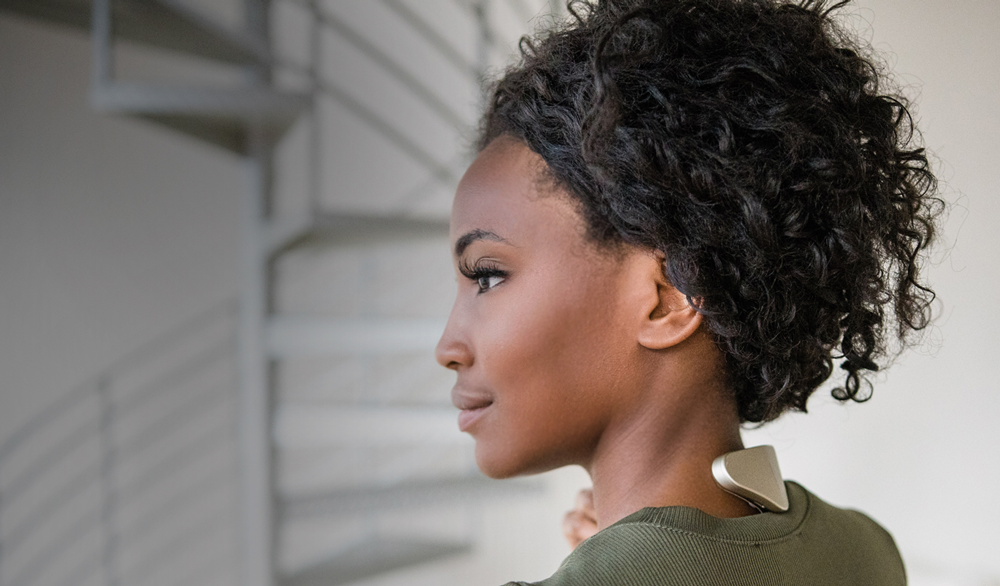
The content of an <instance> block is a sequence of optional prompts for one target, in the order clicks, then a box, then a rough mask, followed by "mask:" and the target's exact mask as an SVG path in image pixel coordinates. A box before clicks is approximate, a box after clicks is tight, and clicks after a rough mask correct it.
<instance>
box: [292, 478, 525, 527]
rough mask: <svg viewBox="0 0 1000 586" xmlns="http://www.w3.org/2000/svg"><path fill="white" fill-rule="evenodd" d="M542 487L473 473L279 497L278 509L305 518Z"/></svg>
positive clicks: (453, 501) (502, 495)
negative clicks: (492, 478) (389, 484)
mask: <svg viewBox="0 0 1000 586" xmlns="http://www.w3.org/2000/svg"><path fill="white" fill-rule="evenodd" d="M542 488H543V485H542V483H541V482H540V481H539V480H537V479H514V480H491V479H489V478H486V477H485V476H482V475H479V474H476V475H470V476H466V477H459V478H446V479H432V480H421V481H411V482H406V483H401V484H397V485H394V486H385V487H361V488H351V489H340V490H335V491H332V492H328V493H325V494H314V495H308V496H296V497H286V498H284V499H282V500H281V511H282V513H283V515H284V516H285V517H286V518H288V519H296V518H306V519H309V518H315V517H318V516H322V515H342V514H347V513H356V512H365V511H372V510H377V511H385V510H389V509H399V508H402V509H412V508H415V507H421V506H428V505H434V504H447V505H454V504H458V503H462V502H467V501H477V500H484V499H489V500H491V501H492V500H496V499H498V498H505V497H520V496H525V495H531V494H537V493H539V492H541V490H542Z"/></svg>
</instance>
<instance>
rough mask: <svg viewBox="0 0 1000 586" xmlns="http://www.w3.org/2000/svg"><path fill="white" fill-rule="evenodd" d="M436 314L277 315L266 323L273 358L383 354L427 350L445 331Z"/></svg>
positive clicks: (268, 346) (268, 347)
mask: <svg viewBox="0 0 1000 586" xmlns="http://www.w3.org/2000/svg"><path fill="white" fill-rule="evenodd" d="M444 326H445V320H443V319H435V318H406V319H404V318H324V317H304V316H288V315H285V316H276V317H272V318H271V319H270V320H268V323H267V326H266V327H267V349H268V352H269V353H270V355H271V357H272V358H275V359H281V358H294V357H304V356H324V355H330V356H335V355H350V356H384V355H387V354H401V353H406V352H420V351H427V352H430V351H432V350H433V349H434V347H435V346H436V345H437V342H438V339H440V337H441V333H442V332H444Z"/></svg>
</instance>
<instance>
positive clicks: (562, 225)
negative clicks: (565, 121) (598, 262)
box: [451, 137, 583, 242]
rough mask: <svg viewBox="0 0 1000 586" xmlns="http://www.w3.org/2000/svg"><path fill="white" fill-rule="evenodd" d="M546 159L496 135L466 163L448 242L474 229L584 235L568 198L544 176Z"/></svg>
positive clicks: (523, 235) (508, 234)
mask: <svg viewBox="0 0 1000 586" xmlns="http://www.w3.org/2000/svg"><path fill="white" fill-rule="evenodd" d="M545 169H546V164H545V161H544V160H543V159H542V158H541V157H540V156H539V155H538V154H536V153H535V152H533V151H532V150H531V149H529V148H528V147H527V146H526V145H525V144H524V143H522V142H520V141H518V140H516V139H513V138H508V137H500V138H498V139H496V140H494V141H493V142H492V143H490V144H489V146H487V147H486V148H485V149H483V151H482V152H480V154H479V156H478V157H477V158H476V160H475V161H474V162H473V163H472V165H471V166H469V169H468V170H467V171H466V173H465V175H464V176H463V177H462V180H461V181H460V182H459V184H458V189H457V190H456V192H455V201H454V204H453V205H452V214H451V240H452V242H454V241H455V240H456V239H458V238H459V237H461V236H462V235H463V234H467V233H469V232H472V231H475V230H485V231H490V232H494V233H496V234H497V235H499V236H501V237H503V238H505V239H521V240H527V239H533V238H530V237H535V238H538V237H544V236H545V235H550V236H562V237H565V236H568V235H574V236H577V237H580V236H582V234H583V220H582V218H581V217H580V216H579V214H578V213H577V212H576V210H575V209H574V205H573V203H572V202H571V200H570V196H569V195H568V194H566V193H565V192H563V191H562V190H561V189H559V188H556V187H551V186H549V182H548V181H545V180H544V179H543V177H544V176H543V173H544V171H545Z"/></svg>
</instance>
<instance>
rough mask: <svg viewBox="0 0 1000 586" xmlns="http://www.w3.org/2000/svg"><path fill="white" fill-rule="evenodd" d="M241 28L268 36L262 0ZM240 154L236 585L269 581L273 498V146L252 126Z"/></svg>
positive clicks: (257, 78) (262, 67)
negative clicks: (269, 232) (269, 251)
mask: <svg viewBox="0 0 1000 586" xmlns="http://www.w3.org/2000/svg"><path fill="white" fill-rule="evenodd" d="M244 6H245V8H246V22H247V30H248V32H249V33H250V34H251V35H254V36H255V37H257V38H258V39H260V40H262V41H264V43H265V45H267V39H268V38H269V26H270V25H269V19H268V11H269V2H268V0H245V1H244ZM247 73H248V77H249V81H250V83H251V84H252V85H255V86H258V87H260V86H267V85H270V82H271V80H270V67H269V65H268V64H259V65H257V66H254V67H251V68H250V70H249V71H248V72H247ZM247 142H248V144H247V156H246V157H245V159H244V167H245V174H246V186H245V193H244V197H243V206H242V207H243V218H242V232H243V238H242V240H243V242H242V247H241V248H242V265H243V266H242V271H241V272H242V278H241V288H240V289H241V292H240V297H241V299H240V301H241V303H240V317H239V329H238V341H237V344H238V348H237V352H238V365H239V377H240V396H239V409H238V417H239V438H240V439H239V443H240V463H241V465H240V470H241V488H242V503H241V509H242V515H241V517H242V522H243V530H242V544H241V545H242V550H243V563H242V566H243V567H242V580H241V582H240V583H241V584H242V585H243V586H273V585H274V583H275V578H276V576H275V569H274V565H275V557H276V539H275V519H274V514H275V503H274V470H273V458H272V450H273V448H272V441H271V421H272V412H273V405H272V397H271V394H272V393H271V388H270V387H271V384H270V382H271V381H270V372H269V370H270V367H269V363H268V357H267V352H266V349H265V345H264V336H265V320H266V318H267V314H268V293H269V274H268V273H269V271H268V264H267V258H266V254H265V246H264V242H263V240H264V239H263V233H262V232H263V227H264V221H265V220H266V218H267V216H268V212H269V207H270V203H271V202H270V197H271V187H272V173H271V165H272V153H271V151H272V146H271V144H270V137H269V136H267V135H266V133H265V130H264V128H262V127H261V125H260V124H259V123H256V122H255V123H253V124H252V125H251V127H250V128H249V129H248V133H247Z"/></svg>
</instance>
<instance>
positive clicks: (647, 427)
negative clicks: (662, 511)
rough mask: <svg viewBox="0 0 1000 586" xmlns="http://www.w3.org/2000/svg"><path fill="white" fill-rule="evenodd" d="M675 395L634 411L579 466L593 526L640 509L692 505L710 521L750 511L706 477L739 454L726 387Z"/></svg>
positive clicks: (736, 421) (735, 418) (740, 445)
mask: <svg viewBox="0 0 1000 586" xmlns="http://www.w3.org/2000/svg"><path fill="white" fill-rule="evenodd" d="M679 390H680V389H677V388H674V389H672V391H673V392H672V393H671V395H672V396H673V397H679V398H680V400H679V401H671V403H673V404H666V403H665V402H664V401H663V398H662V397H661V398H654V399H653V400H652V401H651V402H650V403H651V404H652V405H655V406H656V408H642V409H637V410H635V412H634V413H635V414H634V415H633V416H631V417H625V418H623V419H622V420H621V421H618V422H613V423H612V424H611V425H609V426H608V428H607V430H606V432H605V433H604V434H603V435H602V437H601V440H600V442H599V444H598V445H597V447H596V449H595V450H594V454H593V457H592V458H591V461H590V462H589V463H588V464H587V465H585V468H587V470H588V472H589V473H590V476H591V479H592V481H593V484H594V507H595V510H596V513H597V520H598V527H599V528H601V529H603V528H604V527H607V526H608V525H611V524H613V523H615V522H616V521H618V520H620V519H622V518H624V517H626V516H628V515H630V514H632V513H634V512H636V511H639V510H640V509H642V508H644V507H664V506H686V507H694V508H697V509H700V510H701V511H703V512H705V513H708V514H709V515H713V516H716V517H742V516H746V515H750V514H753V513H754V512H755V510H754V509H753V508H752V507H751V506H750V505H748V504H747V503H746V502H744V501H743V500H741V499H739V498H738V497H735V496H733V495H732V494H730V493H728V492H726V491H724V490H723V489H722V488H721V487H720V486H719V485H718V484H717V483H716V481H715V478H714V477H713V476H712V462H713V461H714V460H715V458H717V457H718V456H721V455H722V454H725V453H727V452H731V451H734V450H739V449H742V448H743V442H742V439H741V438H740V430H739V418H738V416H737V414H736V412H735V405H734V403H733V401H732V399H731V395H730V394H729V393H728V391H726V390H724V389H713V390H711V391H709V390H707V389H705V388H701V389H692V390H691V392H692V394H687V393H684V392H680V393H678V391H679ZM685 396H690V397H693V398H692V399H690V400H685V399H684V397H685ZM647 407H648V406H647Z"/></svg>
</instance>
